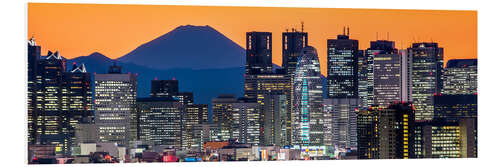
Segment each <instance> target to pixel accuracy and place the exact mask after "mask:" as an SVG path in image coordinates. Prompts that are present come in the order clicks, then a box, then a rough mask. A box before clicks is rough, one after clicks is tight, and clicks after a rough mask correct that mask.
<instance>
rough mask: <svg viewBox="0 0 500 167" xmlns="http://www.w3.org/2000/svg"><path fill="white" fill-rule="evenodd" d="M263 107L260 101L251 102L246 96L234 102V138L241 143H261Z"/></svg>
mask: <svg viewBox="0 0 500 167" xmlns="http://www.w3.org/2000/svg"><path fill="white" fill-rule="evenodd" d="M261 109H262V108H261V107H260V105H259V104H258V103H255V102H249V101H247V100H245V99H244V98H240V99H238V101H237V102H235V103H233V104H232V113H233V115H232V120H233V122H232V126H231V130H232V135H231V136H232V138H234V139H238V142H239V143H245V144H251V145H259V144H260V129H261V124H260V123H261V121H260V114H261Z"/></svg>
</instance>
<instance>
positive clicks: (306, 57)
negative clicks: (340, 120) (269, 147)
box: [292, 46, 324, 146]
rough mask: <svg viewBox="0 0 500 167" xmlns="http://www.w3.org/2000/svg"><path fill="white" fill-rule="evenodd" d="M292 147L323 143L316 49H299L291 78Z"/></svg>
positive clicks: (319, 79) (320, 87) (319, 75)
mask: <svg viewBox="0 0 500 167" xmlns="http://www.w3.org/2000/svg"><path fill="white" fill-rule="evenodd" d="M293 81H294V83H293V92H294V93H293V100H292V101H293V112H292V144H294V145H301V146H302V145H322V144H323V133H324V131H323V129H324V128H323V106H322V103H323V86H322V81H321V71H320V64H319V60H318V53H317V52H316V49H315V48H313V47H311V46H308V47H305V48H304V49H302V51H301V54H300V57H299V61H298V64H297V69H296V71H295V76H294V79H293Z"/></svg>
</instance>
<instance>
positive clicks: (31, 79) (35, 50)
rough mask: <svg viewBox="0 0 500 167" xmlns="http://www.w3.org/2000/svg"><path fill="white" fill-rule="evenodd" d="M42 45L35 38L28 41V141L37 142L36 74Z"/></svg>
mask: <svg viewBox="0 0 500 167" xmlns="http://www.w3.org/2000/svg"><path fill="white" fill-rule="evenodd" d="M40 50H41V47H40V46H38V45H37V44H36V41H35V38H33V37H31V38H30V40H29V41H28V92H27V94H28V98H27V101H28V105H27V107H28V143H30V144H35V133H36V131H35V129H34V128H35V126H36V124H35V122H36V121H35V120H34V114H35V113H36V112H37V111H36V110H37V105H36V102H37V100H36V91H37V87H36V85H37V84H36V76H37V69H38V68H37V64H38V60H39V59H40V57H41V51H40Z"/></svg>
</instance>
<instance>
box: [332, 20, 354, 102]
mask: <svg viewBox="0 0 500 167" xmlns="http://www.w3.org/2000/svg"><path fill="white" fill-rule="evenodd" d="M327 54H328V55H327V56H328V57H327V59H328V60H327V61H328V62H327V65H328V67H327V69H328V76H327V80H328V83H327V84H328V85H327V86H328V98H358V58H359V54H362V52H360V51H359V50H358V40H352V39H349V29H347V35H346V34H345V29H344V34H342V35H337V39H328V41H327Z"/></svg>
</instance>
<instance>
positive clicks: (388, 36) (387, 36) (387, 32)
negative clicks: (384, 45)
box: [387, 32, 389, 40]
mask: <svg viewBox="0 0 500 167" xmlns="http://www.w3.org/2000/svg"><path fill="white" fill-rule="evenodd" d="M387 40H389V32H387Z"/></svg>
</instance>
